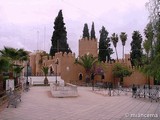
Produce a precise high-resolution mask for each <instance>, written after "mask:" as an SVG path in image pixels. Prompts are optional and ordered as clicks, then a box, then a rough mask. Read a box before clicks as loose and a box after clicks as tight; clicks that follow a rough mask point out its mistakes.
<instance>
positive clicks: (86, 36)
mask: <svg viewBox="0 0 160 120" xmlns="http://www.w3.org/2000/svg"><path fill="white" fill-rule="evenodd" d="M83 38H87V39H89V29H88V25H87V23H85V24H84V28H83Z"/></svg>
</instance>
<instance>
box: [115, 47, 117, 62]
mask: <svg viewBox="0 0 160 120" xmlns="http://www.w3.org/2000/svg"><path fill="white" fill-rule="evenodd" d="M115 51H116V56H117V61H118V53H117V48H116V47H115Z"/></svg>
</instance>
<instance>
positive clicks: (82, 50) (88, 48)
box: [79, 38, 98, 57]
mask: <svg viewBox="0 0 160 120" xmlns="http://www.w3.org/2000/svg"><path fill="white" fill-rule="evenodd" d="M97 45H98V44H97V39H89V40H88V39H87V38H82V39H81V40H79V56H83V55H84V54H88V53H89V54H92V55H93V56H95V57H97V56H98V46H97Z"/></svg>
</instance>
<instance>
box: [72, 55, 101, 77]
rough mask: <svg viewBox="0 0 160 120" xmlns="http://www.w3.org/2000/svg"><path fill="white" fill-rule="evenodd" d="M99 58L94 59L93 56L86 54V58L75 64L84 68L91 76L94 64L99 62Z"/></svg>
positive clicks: (81, 58) (78, 60) (83, 57)
mask: <svg viewBox="0 0 160 120" xmlns="http://www.w3.org/2000/svg"><path fill="white" fill-rule="evenodd" d="M97 61H98V60H97V57H93V55H91V54H89V55H87V54H85V55H84V56H82V57H80V58H79V59H76V61H75V64H79V65H81V66H83V67H84V69H85V71H86V74H87V76H90V74H91V69H92V68H93V66H94V64H95V63H96V62H97Z"/></svg>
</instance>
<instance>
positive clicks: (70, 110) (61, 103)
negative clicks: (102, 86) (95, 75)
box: [0, 87, 160, 120]
mask: <svg viewBox="0 0 160 120" xmlns="http://www.w3.org/2000/svg"><path fill="white" fill-rule="evenodd" d="M91 90H92V88H90V87H78V92H79V96H78V97H71V98H54V97H52V96H51V93H50V88H49V87H31V89H30V91H29V92H24V93H23V94H22V102H20V103H19V104H18V106H17V108H14V107H12V106H10V107H9V108H4V109H3V110H1V112H0V120H150V119H151V118H150V119H149V118H136V117H130V116H127V117H126V116H125V115H126V114H129V115H131V114H138V113H142V114H150V113H156V114H160V101H158V102H152V103H151V102H150V101H149V100H147V98H146V99H143V98H138V99H135V98H132V97H131V95H130V94H128V95H127V96H126V95H121V96H111V97H110V96H108V95H105V96H104V95H103V94H104V91H102V94H100V93H98V94H97V93H95V92H92V91H91ZM159 117H160V116H159ZM152 119H153V120H158V118H152Z"/></svg>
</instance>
